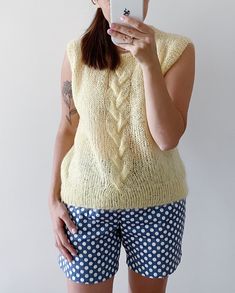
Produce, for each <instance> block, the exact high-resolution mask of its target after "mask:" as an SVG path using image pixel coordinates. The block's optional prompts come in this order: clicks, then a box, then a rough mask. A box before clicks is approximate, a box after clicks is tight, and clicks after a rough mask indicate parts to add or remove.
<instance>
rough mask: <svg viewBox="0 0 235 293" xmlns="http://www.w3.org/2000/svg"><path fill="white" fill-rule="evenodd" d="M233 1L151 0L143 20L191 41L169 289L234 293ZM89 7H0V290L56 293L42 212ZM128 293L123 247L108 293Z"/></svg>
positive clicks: (57, 279)
mask: <svg viewBox="0 0 235 293" xmlns="http://www.w3.org/2000/svg"><path fill="white" fill-rule="evenodd" d="M234 8H235V7H234V3H233V2H232V0H230V1H229V0H224V1H217V2H215V1H212V0H205V1H203V0H198V1H186V0H180V1H170V2H169V1H154V0H152V1H150V4H149V11H148V15H147V17H146V19H145V23H147V24H148V23H149V24H153V25H155V26H157V27H159V28H160V29H162V30H165V31H171V32H175V33H181V34H184V35H187V36H189V37H190V38H191V39H192V40H193V41H194V44H195V48H196V80H195V84H194V91H193V96H192V99H191V103H190V109H189V114H188V127H187V130H186V132H185V134H184V136H183V137H182V138H181V141H180V144H179V150H180V153H181V156H182V158H183V160H184V162H185V166H186V168H187V173H188V182H189V187H190V193H189V195H188V200H187V215H186V225H185V232H184V239H183V256H182V262H181V264H180V265H179V267H178V268H177V271H176V272H175V273H174V274H173V275H171V276H170V277H169V281H168V291H167V292H168V293H188V292H190V293H198V292H200V293H208V292H213V293H221V292H228V293H230V292H231V293H232V292H235V284H234V280H233V277H234V262H235V252H234V251H235V249H234V247H235V236H234V228H233V223H234V221H235V216H234V204H235V200H234V197H235V180H234V179H235V169H234V166H235V156H234V150H235V123H234V108H235V99H234V92H235V83H234V80H233V79H234V53H235V41H234V37H233V35H234V31H233V30H232V28H233V27H234V25H235V20H234V19H235V18H234V16H235V15H234V14H235V13H234V11H235V10H234ZM94 13H95V6H93V5H92V4H91V3H90V1H89V0H87V1H75V0H70V1H62V0H59V1H45V0H44V1H43V0H40V1H39V0H34V1H28V0H23V1H7V2H6V1H4V2H3V1H2V0H1V11H0V34H1V46H0V50H1V51H0V52H1V54H0V61H1V66H0V77H1V79H0V80H1V84H2V86H1V107H0V119H1V121H0V131H1V144H0V147H1V151H0V159H1V164H0V175H1V205H0V225H1V226H0V228H1V241H0V253H1V258H0V260H1V266H0V292H3V293H15V292H18V293H32V292H34V293H42V292H43V293H52V292H57V293H62V292H66V283H65V276H64V274H63V272H62V271H61V270H60V269H59V267H58V264H57V254H58V250H57V248H56V247H55V246H54V237H53V234H52V227H51V222H50V217H49V211H48V206H47V198H48V190H49V186H50V175H51V166H52V155H53V147H54V141H55V135H56V131H57V127H58V123H59V119H60V110H61V108H60V107H61V104H60V103H61V100H60V99H61V98H60V70H61V64H62V59H63V56H64V49H65V45H66V43H67V42H68V41H69V40H70V39H72V38H74V37H76V36H78V35H80V34H81V33H82V32H83V31H84V30H85V28H86V27H87V26H88V25H89V24H90V22H91V20H92V18H93V16H94ZM121 290H122V292H127V266H126V264H125V253H124V250H123V248H122V253H121V258H120V266H119V271H118V273H117V275H116V278H115V280H114V292H115V293H117V292H121Z"/></svg>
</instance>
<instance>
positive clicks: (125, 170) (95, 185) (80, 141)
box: [60, 26, 191, 209]
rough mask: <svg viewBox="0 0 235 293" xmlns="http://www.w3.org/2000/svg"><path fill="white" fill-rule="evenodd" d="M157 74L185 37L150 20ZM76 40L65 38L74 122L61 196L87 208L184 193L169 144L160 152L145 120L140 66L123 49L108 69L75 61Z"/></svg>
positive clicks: (181, 171) (136, 204) (154, 201)
mask: <svg viewBox="0 0 235 293" xmlns="http://www.w3.org/2000/svg"><path fill="white" fill-rule="evenodd" d="M151 27H152V28H153V29H154V31H155V40H156V46H157V54H158V58H159V61H160V65H161V69H162V73H163V74H165V73H166V72H167V71H168V70H169V68H170V67H171V66H172V65H173V64H174V63H175V62H176V61H177V59H178V58H179V57H180V55H181V54H182V52H183V50H184V49H185V48H186V46H187V44H188V43H189V42H191V40H190V39H189V38H188V37H186V36H183V35H179V34H175V33H169V32H165V31H162V30H159V29H157V28H155V27H154V26H151ZM79 42H80V38H74V39H72V40H70V41H69V42H68V43H67V47H66V49H67V54H68V58H69V61H70V65H71V70H72V92H73V99H74V104H75V107H76V109H77V111H78V113H79V116H80V120H79V125H78V128H77V132H76V134H75V138H74V144H73V145H72V147H71V148H70V149H69V150H68V152H67V153H66V154H65V156H64V158H63V160H62V163H61V169H60V171H61V194H60V195H61V200H62V201H63V202H65V203H67V204H74V205H77V206H81V207H88V208H104V209H124V208H141V207H148V206H153V205H160V204H164V203H169V202H171V201H176V200H179V199H182V198H184V197H186V196H187V194H188V185H187V180H186V172H185V166H184V163H183V161H182V159H181V157H180V154H179V151H178V149H177V147H175V148H174V149H171V150H167V151H162V150H161V149H160V148H159V147H158V145H157V144H156V142H155V141H154V140H153V138H152V136H151V134H150V132H149V129H148V124H147V118H146V109H145V93H144V81H143V74H142V69H141V67H140V65H139V63H138V61H137V60H136V59H135V57H133V56H132V54H131V52H128V53H124V54H121V65H120V66H119V67H118V69H117V70H115V71H114V72H113V71H111V70H109V69H103V70H98V69H94V68H91V67H88V66H87V65H85V64H83V63H82V62H81V60H80V57H81V51H80V46H79Z"/></svg>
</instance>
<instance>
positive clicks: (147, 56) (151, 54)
mask: <svg viewBox="0 0 235 293" xmlns="http://www.w3.org/2000/svg"><path fill="white" fill-rule="evenodd" d="M123 17H124V21H123V23H124V25H122V24H119V23H112V24H111V26H110V28H111V30H110V29H108V30H107V32H108V34H110V35H111V36H113V37H114V38H117V39H120V41H124V42H128V43H129V44H118V46H119V47H121V48H123V49H126V50H128V51H130V52H131V53H132V55H133V56H134V57H135V58H136V59H137V60H138V61H139V63H140V64H141V65H143V66H148V65H151V64H152V63H153V62H154V61H156V58H158V56H157V48H156V43H155V34H154V30H153V29H152V28H151V27H150V26H148V25H147V24H145V23H143V22H141V21H138V20H136V19H134V18H132V17H130V16H126V15H123ZM125 24H127V25H130V26H131V27H127V26H126V25H125ZM132 38H133V44H131V42H132ZM128 39H129V40H128Z"/></svg>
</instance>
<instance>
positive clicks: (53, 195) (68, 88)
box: [48, 52, 79, 260]
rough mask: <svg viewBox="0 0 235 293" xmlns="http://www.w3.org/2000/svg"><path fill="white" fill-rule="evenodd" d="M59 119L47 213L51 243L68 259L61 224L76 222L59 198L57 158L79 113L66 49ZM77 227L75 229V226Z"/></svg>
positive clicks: (61, 155) (68, 141)
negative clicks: (74, 98)
mask: <svg viewBox="0 0 235 293" xmlns="http://www.w3.org/2000/svg"><path fill="white" fill-rule="evenodd" d="M61 106H62V108H61V119H60V123H59V127H58V131H57V134H56V139H55V146H54V156H53V166H52V178H51V186H50V191H49V198H48V206H49V209H50V213H51V218H52V224H53V230H54V232H55V245H56V247H58V248H59V250H60V251H61V253H63V254H64V256H65V257H67V258H68V259H69V260H71V255H70V254H69V253H68V251H70V252H71V253H72V252H76V250H75V249H74V248H73V247H72V246H71V245H70V243H69V242H68V240H67V237H66V235H65V233H64V224H66V226H67V227H68V229H69V230H70V231H71V232H72V229H73V228H75V229H76V226H75V224H74V223H73V221H72V220H71V219H70V217H69V215H68V213H67V209H66V207H65V205H64V204H63V203H62V202H61V198H60V187H61V177H60V166H61V162H62V160H63V158H64V156H65V154H66V153H67V152H68V150H69V149H70V148H71V147H72V145H73V143H74V136H75V133H76V130H77V127H78V123H79V114H78V112H77V110H76V108H75V105H74V102H73V95H72V72H71V67H70V63H69V60H68V56H67V53H66V52H65V55H64V60H63V63H62V69H61ZM76 230H77V229H76Z"/></svg>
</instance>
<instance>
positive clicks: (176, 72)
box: [142, 43, 195, 150]
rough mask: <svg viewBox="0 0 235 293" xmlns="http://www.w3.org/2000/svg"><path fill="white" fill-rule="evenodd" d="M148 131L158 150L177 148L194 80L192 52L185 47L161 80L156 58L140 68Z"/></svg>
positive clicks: (184, 126)
mask: <svg viewBox="0 0 235 293" xmlns="http://www.w3.org/2000/svg"><path fill="white" fill-rule="evenodd" d="M142 70H143V78H144V88H145V97H146V98H145V101H146V115H147V120H148V126H149V130H150V132H151V135H152V137H153V139H154V141H155V142H156V143H157V144H158V146H159V148H160V149H161V150H169V149H172V148H174V147H176V146H177V144H178V143H179V140H180V138H181V136H182V135H183V133H184V131H185V129H186V125H187V113H188V108H189V102H190V98H191V94H192V89H193V83H194V76H195V49H194V45H193V44H192V43H189V44H188V45H187V47H186V49H185V50H184V51H183V53H182V55H181V56H180V58H179V59H178V60H177V61H176V62H175V64H174V65H173V66H172V67H171V68H170V69H169V70H168V72H167V73H166V75H165V76H163V74H162V71H161V66H160V64H159V60H158V58H154V59H153V60H152V62H151V63H150V64H149V65H143V66H142Z"/></svg>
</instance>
